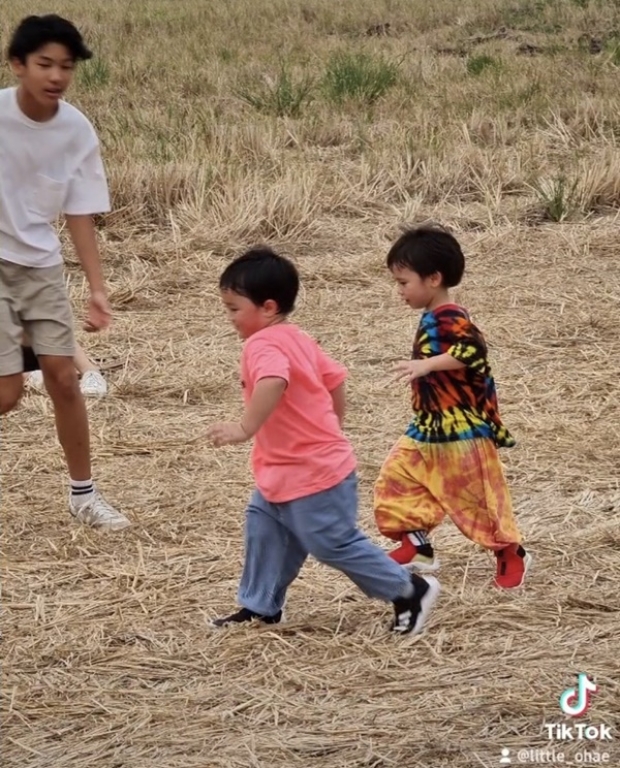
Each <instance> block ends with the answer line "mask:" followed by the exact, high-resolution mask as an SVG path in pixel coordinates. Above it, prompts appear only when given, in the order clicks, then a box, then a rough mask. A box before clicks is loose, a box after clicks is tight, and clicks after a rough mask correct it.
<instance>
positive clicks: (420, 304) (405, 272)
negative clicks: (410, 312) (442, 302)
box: [391, 266, 441, 309]
mask: <svg viewBox="0 0 620 768" xmlns="http://www.w3.org/2000/svg"><path fill="white" fill-rule="evenodd" d="M391 272H392V276H393V277H394V280H395V281H396V283H397V284H398V292H399V294H400V297H401V298H402V299H403V301H406V302H407V304H408V305H409V306H410V307H411V308H412V309H425V308H426V307H428V306H430V305H431V304H432V303H433V299H434V298H435V296H436V294H437V292H438V290H439V289H440V288H441V275H440V274H439V273H438V272H436V273H435V274H434V275H430V276H429V277H420V275H419V274H418V273H417V272H414V271H413V270H412V269H409V268H408V267H400V266H395V267H392V270H391Z"/></svg>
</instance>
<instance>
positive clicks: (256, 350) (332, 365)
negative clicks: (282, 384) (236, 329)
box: [241, 323, 357, 504]
mask: <svg viewBox="0 0 620 768" xmlns="http://www.w3.org/2000/svg"><path fill="white" fill-rule="evenodd" d="M271 376H275V377H278V378H281V379H284V380H285V381H286V382H287V387H286V389H285V390H284V394H283V395H282V398H281V399H280V402H279V403H278V405H277V406H276V408H275V410H274V411H273V413H272V414H271V415H270V416H269V418H268V419H267V421H265V423H264V424H263V426H262V427H261V428H260V429H259V430H258V432H257V433H256V435H255V436H254V446H253V449H252V469H253V472H254V480H255V482H256V486H257V488H258V489H259V491H260V492H261V493H262V494H263V496H264V497H265V498H266V499H267V501H270V502H272V503H274V504H278V503H283V502H286V501H292V500H293V499H300V498H302V497H304V496H310V495H311V494H313V493H318V492H319V491H325V490H328V489H329V488H333V486H335V485H337V484H338V483H340V482H341V481H342V480H344V479H345V477H347V476H348V475H349V474H350V473H351V472H353V470H354V469H355V468H356V464H357V462H356V459H355V454H354V452H353V448H352V446H351V444H350V443H349V441H348V440H347V438H346V437H345V436H344V434H343V432H342V430H341V428H340V423H339V421H338V417H337V416H336V413H335V412H334V407H333V404H332V398H331V395H330V392H331V391H332V390H334V389H336V387H337V386H339V385H340V384H342V383H343V382H344V381H345V379H346V378H347V371H346V369H345V368H344V367H343V366H341V365H339V364H338V363H336V362H334V360H332V359H331V358H330V357H328V356H327V355H326V354H325V353H324V352H323V351H322V350H321V348H320V347H319V345H318V344H317V343H316V341H315V340H314V339H312V338H311V337H310V336H308V334H306V333H304V332H303V331H302V330H301V329H300V328H298V327H297V326H296V325H291V324H289V323H281V324H278V325H271V326H269V327H268V328H263V330H262V331H258V333H255V334H253V335H252V336H250V338H249V339H247V341H246V342H245V344H244V347H243V353H242V356H241V380H242V387H243V396H244V400H245V402H246V403H247V402H249V400H250V398H251V396H252V392H253V391H254V387H255V386H256V384H257V382H258V381H260V380H261V379H264V378H268V377H271Z"/></svg>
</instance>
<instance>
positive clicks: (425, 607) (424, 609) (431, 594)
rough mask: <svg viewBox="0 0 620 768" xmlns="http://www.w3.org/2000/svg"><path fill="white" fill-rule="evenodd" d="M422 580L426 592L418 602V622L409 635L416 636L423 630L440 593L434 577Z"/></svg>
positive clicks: (439, 587) (437, 582) (439, 586)
mask: <svg viewBox="0 0 620 768" xmlns="http://www.w3.org/2000/svg"><path fill="white" fill-rule="evenodd" d="M423 578H424V580H425V581H426V583H427V584H428V590H427V592H426V594H425V595H424V597H423V598H422V599H421V600H420V609H421V610H420V615H419V616H418V620H417V621H416V623H415V624H414V627H413V629H412V630H411V632H410V633H409V634H411V635H418V634H420V632H421V631H422V630H423V629H424V625H425V624H426V620H427V619H428V617H429V614H430V612H431V611H432V610H433V608H434V606H435V603H436V602H437V598H438V597H439V593H440V592H441V585H440V584H439V581H437V579H436V578H435V577H434V576H426V577H423Z"/></svg>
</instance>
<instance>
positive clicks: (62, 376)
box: [43, 362, 80, 401]
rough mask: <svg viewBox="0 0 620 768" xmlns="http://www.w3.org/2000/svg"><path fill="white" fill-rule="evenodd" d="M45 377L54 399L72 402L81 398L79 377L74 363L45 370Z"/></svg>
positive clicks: (46, 385) (46, 384)
mask: <svg viewBox="0 0 620 768" xmlns="http://www.w3.org/2000/svg"><path fill="white" fill-rule="evenodd" d="M43 375H44V378H45V387H46V389H47V391H48V392H49V394H50V397H51V398H52V399H54V400H63V401H70V400H75V399H77V398H79V397H80V386H79V382H78V375H77V371H76V370H75V367H74V366H73V363H72V362H70V363H69V364H67V365H62V366H54V367H53V368H51V369H48V370H44V372H43Z"/></svg>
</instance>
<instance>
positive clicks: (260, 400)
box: [209, 248, 439, 634]
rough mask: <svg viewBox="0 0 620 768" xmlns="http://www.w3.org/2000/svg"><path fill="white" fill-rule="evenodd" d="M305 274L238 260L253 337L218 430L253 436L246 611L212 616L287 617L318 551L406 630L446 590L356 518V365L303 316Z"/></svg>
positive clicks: (245, 324)
mask: <svg viewBox="0 0 620 768" xmlns="http://www.w3.org/2000/svg"><path fill="white" fill-rule="evenodd" d="M298 290H299V276H298V274H297V270H296V269H295V267H294V265H293V264H292V263H291V262H290V261H288V260H287V259H285V258H283V257H281V256H279V255H277V254H276V253H274V252H273V251H272V250H270V249H268V248H256V249H253V250H250V251H248V252H247V253H245V254H244V255H243V256H241V257H239V258H238V259H236V260H235V261H233V262H232V263H231V264H230V265H229V266H228V267H227V268H226V270H225V271H224V272H223V274H222V276H221V278H220V291H221V294H222V300H223V302H224V305H225V306H226V309H227V310H228V314H229V317H230V320H231V322H232V324H233V325H234V326H235V328H236V329H237V331H238V333H239V335H240V336H241V337H242V338H243V339H245V344H244V347H243V353H242V358H241V378H242V381H241V386H242V388H243V397H244V401H245V412H244V415H243V417H242V419H241V421H240V422H222V423H219V424H215V425H213V426H212V427H211V429H210V430H209V437H210V439H211V440H212V441H213V443H214V444H215V445H216V446H217V447H219V446H222V445H231V444H235V443H242V442H245V441H247V440H251V439H254V445H253V450H252V468H253V474H254V480H255V486H256V487H255V489H254V492H253V494H252V496H251V499H250V502H249V505H248V507H247V510H246V525H245V564H244V568H243V574H242V576H241V583H240V586H239V593H238V600H239V603H240V605H241V608H240V610H238V611H237V612H236V613H233V614H231V615H230V616H226V617H224V618H219V619H215V620H214V621H213V622H212V624H213V625H214V626H216V627H223V626H226V625H229V624H239V623H243V622H247V621H252V620H258V621H261V622H263V623H265V624H277V623H279V622H280V621H281V619H282V608H283V606H284V601H285V598H286V591H287V589H288V587H289V585H290V584H291V583H292V582H293V581H294V579H295V578H296V577H297V575H298V573H299V571H300V569H301V567H302V565H303V564H304V562H305V560H306V558H307V557H308V555H312V556H313V557H315V558H316V559H317V560H319V561H321V562H323V563H325V564H326V565H330V566H332V567H333V568H336V569H338V570H339V571H342V572H343V573H345V574H346V575H347V576H348V577H349V578H350V579H351V580H352V581H353V582H354V583H355V584H356V585H357V586H358V587H359V588H360V589H361V590H362V592H364V593H365V594H366V595H367V596H368V597H374V598H378V599H380V600H383V601H384V602H391V603H392V604H393V606H394V620H393V622H392V625H391V629H392V630H393V631H395V632H398V633H403V634H404V633H408V632H419V631H421V629H422V626H423V624H424V622H425V620H426V618H427V616H428V614H429V613H430V610H431V609H432V606H433V604H434V603H435V601H436V599H437V596H438V594H439V583H438V581H437V580H436V579H435V578H434V577H432V576H424V577H423V576H420V575H418V574H410V573H409V572H408V571H407V570H406V569H405V568H404V567H403V566H401V565H399V564H397V563H395V562H394V561H393V560H392V559H391V558H390V557H388V556H387V554H386V553H385V552H384V551H383V550H382V549H381V548H380V547H377V546H375V545H374V544H372V543H371V541H370V540H369V539H368V538H367V537H366V536H365V535H364V534H363V533H362V532H361V531H360V529H359V528H358V527H357V476H356V459H355V455H354V453H353V449H352V447H351V445H350V443H349V441H348V440H347V438H346V437H345V436H344V434H343V432H342V421H343V418H344V413H345V392H344V382H345V379H346V376H347V374H346V370H345V369H344V368H343V367H342V366H341V365H339V364H338V363H336V362H334V361H333V360H332V359H331V358H330V357H328V356H327V355H326V354H325V353H324V352H323V351H322V350H321V348H320V347H319V346H318V344H317V343H316V342H315V341H314V340H313V339H312V338H311V337H310V336H308V335H307V334H306V333H304V332H303V331H302V330H301V329H299V328H298V327H297V326H296V325H293V324H291V323H288V322H287V317H288V315H289V314H290V312H292V311H293V308H294V304H295V300H296V298H297V292H298Z"/></svg>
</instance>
